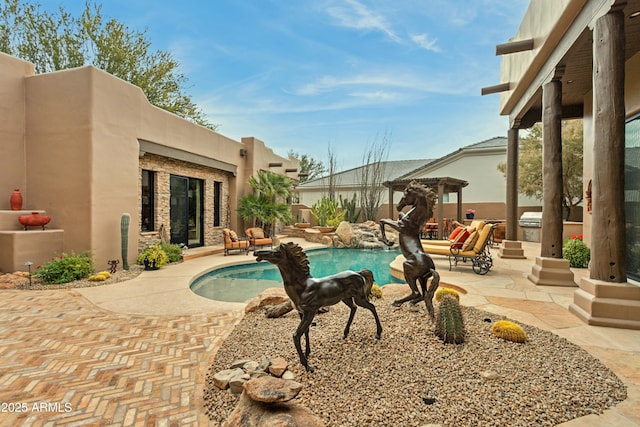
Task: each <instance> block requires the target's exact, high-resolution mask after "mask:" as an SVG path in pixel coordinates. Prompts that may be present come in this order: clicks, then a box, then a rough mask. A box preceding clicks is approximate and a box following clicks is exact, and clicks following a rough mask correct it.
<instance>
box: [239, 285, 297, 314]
mask: <svg viewBox="0 0 640 427" xmlns="http://www.w3.org/2000/svg"><path fill="white" fill-rule="evenodd" d="M288 299H289V296H288V295H287V293H286V292H285V290H284V288H268V289H265V290H264V291H262V292H261V293H260V294H259V295H258V296H257V297H255V298H253V299H251V300H250V301H249V302H248V303H247V306H246V307H245V308H244V312H245V313H251V312H253V311H256V310H257V309H258V308H261V307H266V306H269V305H278V304H282V303H284V302H286V301H287V300H288Z"/></svg>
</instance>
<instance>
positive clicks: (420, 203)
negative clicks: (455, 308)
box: [380, 181, 440, 319]
mask: <svg viewBox="0 0 640 427" xmlns="http://www.w3.org/2000/svg"><path fill="white" fill-rule="evenodd" d="M434 199H435V194H434V193H433V191H431V190H430V189H429V188H427V187H425V186H423V185H421V184H419V183H417V182H416V181H411V182H410V183H409V185H407V187H406V188H405V190H404V194H403V196H402V199H401V200H400V202H399V203H398V206H397V209H398V212H400V211H401V210H402V209H403V208H404V207H405V206H412V208H411V209H410V210H409V211H408V212H407V213H406V214H404V213H402V212H400V214H399V219H398V220H397V221H393V220H391V219H382V220H380V231H381V233H382V241H383V242H384V243H385V244H386V245H388V246H392V245H393V244H394V242H391V241H389V240H387V236H386V234H385V226H387V225H388V226H389V227H391V228H393V229H394V230H396V231H398V233H399V236H400V237H399V239H400V250H401V251H402V255H404V257H405V261H404V263H403V264H402V267H403V270H404V279H405V280H406V281H407V284H409V287H410V288H411V294H410V295H408V296H406V297H404V298H401V299H399V300H396V301H394V302H393V305H394V306H396V307H399V306H401V305H402V304H404V303H405V302H407V301H411V302H412V303H414V304H415V303H416V302H418V301H419V300H420V299H424V302H425V304H426V305H427V311H428V312H429V316H430V317H431V319H433V318H434V313H433V301H432V300H433V295H434V294H435V292H436V290H437V289H438V285H439V283H440V275H439V274H438V273H437V272H436V266H435V264H434V263H433V260H432V259H431V257H430V256H429V255H428V254H426V253H425V252H424V251H423V250H422V243H421V242H420V230H421V229H422V227H423V226H424V223H425V222H426V221H427V219H429V218H430V217H431V216H432V215H433V201H434ZM430 277H432V280H431V285H430V286H429V287H428V288H427V281H428V280H429V278H430ZM418 281H419V282H420V286H421V288H422V294H421V293H420V291H418V285H417V282H418Z"/></svg>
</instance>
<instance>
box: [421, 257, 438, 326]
mask: <svg viewBox="0 0 640 427" xmlns="http://www.w3.org/2000/svg"><path fill="white" fill-rule="evenodd" d="M429 277H431V285H430V286H429V287H428V288H427V282H428V281H429ZM439 284H440V274H438V272H437V271H436V270H435V269H433V268H432V269H431V270H429V274H427V275H425V276H422V277H420V286H421V287H422V295H423V296H424V303H425V305H426V306H427V311H428V312H429V316H430V317H431V320H433V319H434V317H435V314H434V310H433V296H434V295H435V293H436V290H438V286H439Z"/></svg>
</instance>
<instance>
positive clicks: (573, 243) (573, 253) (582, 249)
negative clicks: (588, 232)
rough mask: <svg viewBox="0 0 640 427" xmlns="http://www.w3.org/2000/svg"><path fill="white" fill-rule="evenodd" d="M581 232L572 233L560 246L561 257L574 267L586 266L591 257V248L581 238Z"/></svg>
mask: <svg viewBox="0 0 640 427" xmlns="http://www.w3.org/2000/svg"><path fill="white" fill-rule="evenodd" d="M583 238H584V236H583V235H582V234H577V235H576V234H572V235H571V239H567V240H565V242H564V245H563V247H562V257H563V258H564V259H566V260H568V261H569V266H570V267H574V268H587V267H588V266H589V260H590V259H591V250H590V249H589V247H588V246H587V245H586V244H585V243H584V241H583V240H582V239H583Z"/></svg>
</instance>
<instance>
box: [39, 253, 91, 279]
mask: <svg viewBox="0 0 640 427" xmlns="http://www.w3.org/2000/svg"><path fill="white" fill-rule="evenodd" d="M92 273H93V259H92V258H91V256H90V255H89V254H88V253H82V254H75V253H72V254H71V255H67V254H64V253H63V254H62V255H59V256H57V257H53V258H51V260H49V261H47V262H46V263H44V264H43V265H39V266H37V267H36V272H35V277H36V278H37V279H40V280H42V282H43V283H45V284H60V283H68V282H73V281H74V280H79V279H84V278H85V277H88V276H89V275H91V274H92Z"/></svg>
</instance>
